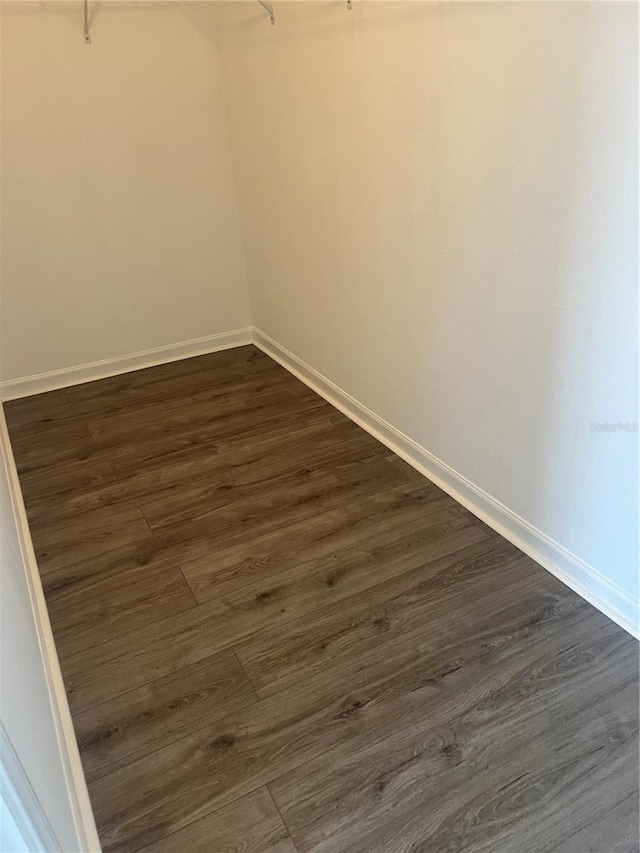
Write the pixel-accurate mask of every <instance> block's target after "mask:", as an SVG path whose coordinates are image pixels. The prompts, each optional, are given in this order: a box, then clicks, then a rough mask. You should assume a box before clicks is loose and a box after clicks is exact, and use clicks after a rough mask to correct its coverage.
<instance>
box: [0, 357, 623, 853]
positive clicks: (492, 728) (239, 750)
mask: <svg viewBox="0 0 640 853" xmlns="http://www.w3.org/2000/svg"><path fill="white" fill-rule="evenodd" d="M5 408H6V414H7V418H8V422H9V426H10V432H11V439H12V443H13V447H14V451H15V455H16V460H17V464H18V469H19V472H20V477H21V483H22V488H23V491H24V496H25V501H26V505H27V510H28V515H29V519H30V523H31V530H32V534H33V541H34V545H35V550H36V554H37V557H38V561H39V565H40V571H41V574H42V580H43V584H44V588H45V593H46V597H47V602H48V606H49V612H50V615H51V621H52V624H53V630H54V633H55V637H56V643H57V647H58V651H59V655H60V661H61V665H62V670H63V674H64V678H65V683H66V687H67V691H68V695H69V701H70V704H71V709H72V713H73V718H74V723H75V728H76V734H77V738H78V742H79V744H80V750H81V754H82V759H83V763H84V767H85V771H86V775H87V780H88V784H89V791H90V794H91V799H92V802H93V806H94V810H95V815H96V820H97V823H98V829H99V832H100V836H101V839H102V843H103V845H104V849H105V850H106V851H123V853H129V851H135V850H144V851H146V852H147V853H205V851H206V853H222V851H225V853H231V851H243V853H248V851H253V853H293V851H299V853H307V851H314V853H320V851H322V853H347V851H348V853H374V851H380V853H401V852H402V853H405V851H406V852H407V853H408V851H413V853H416V851H423V853H440V851H448V853H452V852H453V851H473V853H512V851H513V853H551V851H562V853H587V851H591V852H592V853H631V851H638V741H637V736H638V646H637V644H636V643H635V641H633V640H632V639H631V638H630V637H629V636H627V635H626V634H625V633H624V632H623V631H622V630H621V629H620V628H618V627H617V626H616V625H614V624H613V623H612V622H610V621H609V620H608V619H606V618H605V617H604V616H603V615H601V614H600V613H599V612H597V611H596V610H594V609H593V608H592V607H590V606H589V605H588V604H586V603H585V602H584V601H582V600H581V599H580V598H578V596H576V595H575V594H574V593H572V592H571V591H570V590H569V589H567V588H566V587H565V586H563V585H562V584H561V583H559V582H558V581H556V580H555V579H554V578H553V577H552V576H551V575H549V574H548V573H547V572H545V571H544V570H543V569H541V568H540V567H538V566H537V565H536V564H535V563H533V562H532V561H531V560H530V559H528V558H527V557H526V556H524V555H523V554H522V553H520V552H519V551H518V550H517V549H516V548H514V547H513V546H512V545H510V544H509V543H508V542H506V541H505V540H503V539H501V538H500V537H499V536H497V535H496V534H494V533H492V531H491V530H489V529H488V528H487V527H485V526H484V525H483V524H482V523H481V522H479V521H478V520H476V519H474V518H473V516H471V515H470V514H469V513H468V512H467V511H465V510H464V509H463V508H461V507H460V506H459V505H457V504H456V503H455V502H454V501H453V500H452V499H451V498H449V497H448V496H446V495H445V494H444V493H443V492H441V491H440V490H439V489H437V488H436V487H435V486H433V485H432V484H430V483H429V482H428V481H427V480H425V479H424V478H422V477H421V476H419V475H418V474H416V473H415V472H414V471H413V470H412V469H410V468H409V467H408V466H406V465H405V464H404V463H403V462H401V461H400V460H399V459H397V458H396V457H394V456H392V455H390V454H389V452H388V451H387V450H386V449H385V448H384V447H383V446H382V445H380V444H378V443H377V442H376V441H375V440H374V439H373V438H371V437H370V436H369V435H367V434H366V433H365V432H363V431H362V430H360V429H359V428H358V427H357V426H355V425H354V424H353V423H351V422H350V421H348V420H347V419H346V418H345V417H343V416H342V415H341V414H339V413H337V412H336V411H335V410H334V409H332V408H331V407H330V406H329V405H328V404H327V403H325V402H324V401H323V400H321V399H320V398H319V397H317V396H316V395H315V394H313V393H312V392H311V391H309V390H308V389H307V388H306V387H305V386H303V385H302V384H301V383H299V382H298V381H297V380H295V379H293V378H292V377H291V376H289V374H287V373H286V372H285V371H284V370H283V369H282V368H281V367H279V366H277V365H276V364H275V363H274V362H272V361H271V360H270V359H268V358H267V357H266V356H264V355H262V354H261V353H260V352H258V351H257V350H255V349H253V348H252V347H244V348H241V349H236V350H229V351H227V352H222V353H217V354H215V355H210V356H203V357H201V358H197V359H191V360H189V361H181V362H178V363H175V364H169V365H166V366H162V367H157V368H152V369H150V370H144V371H139V372H136V373H131V374H128V375H126V376H122V377H115V378H110V379H105V380H102V381H100V382H95V383H91V384H87V385H80V386H76V387H73V388H69V389H66V390H63V391H56V392H52V393H49V394H44V395H41V396H39V397H32V398H29V399H25V400H19V401H14V402H11V403H7V404H6V406H5Z"/></svg>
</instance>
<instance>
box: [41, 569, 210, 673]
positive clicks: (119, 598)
mask: <svg viewBox="0 0 640 853" xmlns="http://www.w3.org/2000/svg"><path fill="white" fill-rule="evenodd" d="M195 606H196V601H195V599H194V597H193V594H192V592H191V590H190V588H189V585H188V584H187V582H186V580H185V579H184V575H183V574H182V572H181V571H180V569H179V568H165V569H160V570H159V569H158V568H157V566H156V565H155V564H154V563H153V562H152V563H151V564H150V565H146V566H141V567H137V568H136V569H135V570H133V571H129V572H127V571H124V572H111V573H108V574H106V575H105V576H102V575H99V574H95V573H94V574H92V575H90V576H89V577H88V578H87V579H85V580H84V581H79V582H77V583H75V584H67V585H66V586H63V587H60V588H59V589H58V590H56V592H55V593H51V594H50V595H49V598H48V602H47V607H48V610H49V618H50V619H51V627H52V628H53V633H54V637H55V641H56V648H57V650H58V654H59V655H61V656H62V657H67V656H68V655H70V654H74V653H76V652H78V651H81V650H82V649H88V648H91V646H94V645H95V644H96V643H104V642H106V641H107V640H110V639H113V638H115V637H119V636H121V635H123V634H139V633H141V632H144V631H145V630H146V629H147V628H148V626H149V624H151V623H153V622H155V621H156V620H158V619H164V618H168V617H172V616H175V615H177V614H178V613H182V612H183V611H185V610H189V609H190V608H193V607H195Z"/></svg>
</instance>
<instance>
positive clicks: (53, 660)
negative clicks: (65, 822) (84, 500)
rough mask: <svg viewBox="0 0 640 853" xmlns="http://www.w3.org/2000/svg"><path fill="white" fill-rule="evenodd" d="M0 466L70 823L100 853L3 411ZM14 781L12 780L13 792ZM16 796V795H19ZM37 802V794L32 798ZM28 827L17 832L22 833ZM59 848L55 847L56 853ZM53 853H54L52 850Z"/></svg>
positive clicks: (85, 852)
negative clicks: (65, 790)
mask: <svg viewBox="0 0 640 853" xmlns="http://www.w3.org/2000/svg"><path fill="white" fill-rule="evenodd" d="M0 465H2V466H4V469H5V472H6V475H7V480H8V484H9V500H10V505H11V509H12V511H13V517H14V519H15V525H16V530H17V534H18V544H19V549H20V556H21V559H22V565H23V569H24V574H25V578H26V583H27V588H28V591H29V599H30V602H31V613H32V617H33V621H34V625H35V629H36V634H37V637H38V645H39V647H40V654H41V661H42V667H43V670H44V676H45V681H46V686H47V692H48V694H49V704H50V710H51V716H52V719H53V724H54V727H55V732H56V738H57V747H58V752H59V755H60V761H61V764H62V768H63V772H64V781H65V783H66V789H67V798H68V801H69V807H70V811H71V815H72V817H73V822H74V828H75V835H76V840H77V847H76V849H77V850H78V851H82V853H100V850H101V847H100V841H99V839H98V833H97V830H96V824H95V820H94V817H93V810H92V808H91V802H90V800H89V793H88V791H87V785H86V781H85V777H84V772H83V769H82V763H81V761H80V753H79V751H78V744H77V742H76V737H75V733H74V729H73V723H72V721H71V712H70V710H69V703H68V701H67V694H66V692H65V688H64V683H63V681H62V673H61V671H60V663H59V661H58V654H57V652H56V647H55V644H54V640H53V632H52V630H51V623H50V621H49V613H48V611H47V605H46V603H45V598H44V592H43V589H42V582H41V580H40V573H39V571H38V564H37V562H36V556H35V553H34V550H33V543H32V541H31V533H30V531H29V524H28V522H27V513H26V511H25V507H24V501H23V499H22V490H21V489H20V481H19V479H18V472H17V469H16V464H15V459H14V457H13V450H12V448H11V442H10V440H9V431H8V429H7V422H6V420H5V416H4V411H3V409H2V405H0ZM16 779H17V777H15V778H14V780H13V782H14V786H15V784H16ZM18 793H19V791H18ZM34 796H35V794H34ZM23 805H24V806H25V808H29V807H30V806H31V808H30V820H31V823H32V825H33V826H34V828H38V827H39V829H40V835H41V836H43V837H42V840H46V835H47V832H46V828H45V826H44V824H43V823H42V821H41V820H40V817H41V814H40V812H41V811H42V809H40V810H39V811H38V809H37V808H34V806H33V801H32V800H29V798H27V799H26V800H24V801H23ZM26 825H27V824H26V823H24V824H23V827H20V829H23V828H26ZM59 847H60V845H58V848H59ZM54 849H55V848H54Z"/></svg>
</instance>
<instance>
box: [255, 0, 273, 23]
mask: <svg viewBox="0 0 640 853" xmlns="http://www.w3.org/2000/svg"><path fill="white" fill-rule="evenodd" d="M258 3H259V4H260V5H261V6H262V8H263V9H266V10H267V12H268V13H269V17H270V18H271V26H272V27H273V26H274V25H275V23H276V16H275V14H274V11H273V6H272V5H271V4H270V3H267V2H266V0H258Z"/></svg>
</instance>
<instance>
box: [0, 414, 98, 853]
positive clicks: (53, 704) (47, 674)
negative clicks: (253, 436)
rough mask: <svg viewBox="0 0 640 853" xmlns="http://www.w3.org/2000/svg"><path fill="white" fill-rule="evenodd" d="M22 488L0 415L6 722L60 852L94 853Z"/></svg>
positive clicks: (0, 622)
mask: <svg viewBox="0 0 640 853" xmlns="http://www.w3.org/2000/svg"><path fill="white" fill-rule="evenodd" d="M17 482H18V480H17V474H16V471H15V466H14V463H13V457H12V455H11V450H10V447H9V441H8V433H7V430H6V424H5V421H4V414H3V413H2V411H1V410H0V588H1V589H2V595H0V648H1V650H2V654H1V657H0V722H1V723H2V726H3V728H4V731H5V732H6V735H7V736H8V738H9V741H10V743H11V746H12V747H13V751H14V752H15V754H16V755H17V760H18V762H19V764H20V765H21V767H22V771H24V776H25V777H26V779H27V780H28V783H30V787H31V789H32V790H33V792H34V793H35V796H36V798H37V801H38V802H39V805H40V807H41V808H40V809H36V812H35V814H36V816H38V815H40V816H41V815H42V813H44V816H45V820H46V821H48V829H50V830H51V831H52V832H53V836H54V837H55V839H56V841H57V842H58V845H59V849H60V850H64V851H65V853H78V851H80V850H82V851H83V853H86V852H87V851H92V853H94V851H97V850H99V843H98V837H97V834H96V832H95V824H94V822H93V816H92V814H91V808H90V805H89V799H88V795H87V791H86V786H85V782H84V776H83V775H82V769H81V765H80V758H79V756H78V752H77V747H76V744H75V740H74V735H73V728H72V724H71V717H70V715H69V710H68V706H67V704H66V698H65V695H64V688H63V686H62V679H61V676H60V670H59V666H58V662H57V658H56V656H55V650H54V646H53V638H52V636H51V628H50V626H49V622H48V618H47V615H46V608H45V605H44V597H43V594H42V588H41V587H40V586H39V584H40V581H39V578H38V574H37V568H36V563H35V557H34V556H33V550H32V547H31V542H30V539H29V538H28V531H27V523H26V516H25V514H24V506H23V505H22V498H21V497H20V495H19V493H18V491H17V488H16V487H17ZM3 746H4V742H3ZM6 758H7V757H6V756H5V755H4V754H3V756H2V759H3V764H4V763H5V761H6ZM3 770H6V768H4V767H3ZM22 778H24V777H22ZM30 805H31V804H30V803H26V806H30ZM44 825H45V826H46V823H45V824H44ZM36 828H38V827H36ZM3 837H4V834H3ZM43 837H44V840H45V841H46V835H45V836H43ZM3 849H4V848H3ZM53 849H55V848H53Z"/></svg>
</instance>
